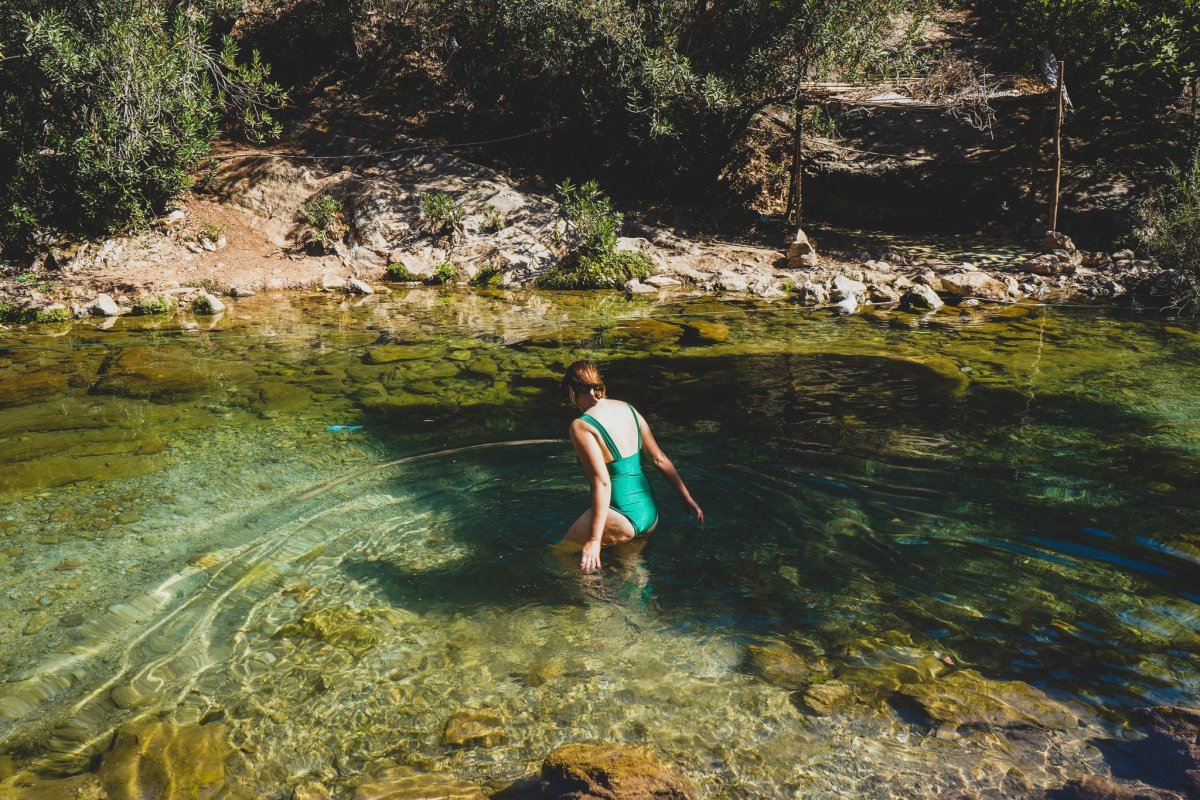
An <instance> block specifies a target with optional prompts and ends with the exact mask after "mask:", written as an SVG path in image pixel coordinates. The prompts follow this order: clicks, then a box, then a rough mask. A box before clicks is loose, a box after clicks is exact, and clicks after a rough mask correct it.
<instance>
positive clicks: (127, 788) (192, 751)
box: [99, 722, 230, 800]
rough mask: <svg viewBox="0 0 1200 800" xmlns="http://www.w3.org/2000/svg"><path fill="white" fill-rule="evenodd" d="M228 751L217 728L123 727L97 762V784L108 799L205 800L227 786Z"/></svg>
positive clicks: (156, 724) (222, 729) (223, 734)
mask: <svg viewBox="0 0 1200 800" xmlns="http://www.w3.org/2000/svg"><path fill="white" fill-rule="evenodd" d="M229 752H230V747H229V744H228V742H227V740H226V728H225V726H224V725H222V724H220V723H211V724H209V725H186V726H178V725H172V724H170V723H166V722H154V723H149V724H146V725H137V726H133V727H129V728H124V729H122V730H120V731H118V733H117V737H116V740H115V741H114V743H113V746H112V748H111V749H110V750H109V751H108V752H107V753H105V754H104V756H103V759H102V760H101V762H100V770H99V777H100V783H101V785H102V786H103V787H104V790H105V792H107V793H108V797H109V798H110V800H150V798H176V797H178V798H184V797H186V798H194V799H195V800H206V798H211V797H214V796H215V795H216V794H217V792H219V791H220V789H221V787H222V785H223V784H224V783H225V757H226V756H227V755H228V754H229Z"/></svg>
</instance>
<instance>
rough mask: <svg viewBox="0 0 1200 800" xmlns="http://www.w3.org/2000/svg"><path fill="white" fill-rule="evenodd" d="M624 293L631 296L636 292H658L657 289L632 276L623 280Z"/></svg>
mask: <svg viewBox="0 0 1200 800" xmlns="http://www.w3.org/2000/svg"><path fill="white" fill-rule="evenodd" d="M625 293H626V294H628V295H631V296H632V295H637V294H658V289H656V288H655V287H653V286H651V285H650V284H648V283H642V282H641V281H639V280H638V279H636V278H633V279H630V280H628V281H626V282H625Z"/></svg>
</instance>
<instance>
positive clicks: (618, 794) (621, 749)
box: [541, 744, 694, 800]
mask: <svg viewBox="0 0 1200 800" xmlns="http://www.w3.org/2000/svg"><path fill="white" fill-rule="evenodd" d="M541 791H542V794H543V796H545V797H547V798H557V799H561V800H691V798H692V797H693V796H694V793H693V789H692V786H691V784H690V783H689V782H688V781H687V779H685V778H684V777H683V776H681V775H680V774H678V773H677V772H676V771H675V770H673V769H672V768H671V767H669V766H667V765H666V764H664V763H663V762H662V761H660V760H659V759H657V758H655V757H654V756H653V755H651V754H650V753H649V752H648V751H646V750H644V749H642V748H640V747H633V746H631V745H623V744H599V745H593V744H567V745H563V746H562V747H559V748H558V749H556V750H554V751H553V752H551V753H550V755H548V756H546V760H545V761H543V762H542V774H541Z"/></svg>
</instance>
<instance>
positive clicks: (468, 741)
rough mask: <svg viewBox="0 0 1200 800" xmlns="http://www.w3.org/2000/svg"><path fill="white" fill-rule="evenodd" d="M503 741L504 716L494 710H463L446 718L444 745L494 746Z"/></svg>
mask: <svg viewBox="0 0 1200 800" xmlns="http://www.w3.org/2000/svg"><path fill="white" fill-rule="evenodd" d="M502 741H504V718H503V717H502V716H500V714H499V713H497V712H495V711H474V710H463V711H458V712H455V713H454V715H453V716H451V717H450V719H448V720H446V727H445V728H443V729H442V744H443V745H444V746H446V747H495V746H496V745H498V744H500V742H502Z"/></svg>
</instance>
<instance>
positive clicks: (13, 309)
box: [0, 303, 37, 325]
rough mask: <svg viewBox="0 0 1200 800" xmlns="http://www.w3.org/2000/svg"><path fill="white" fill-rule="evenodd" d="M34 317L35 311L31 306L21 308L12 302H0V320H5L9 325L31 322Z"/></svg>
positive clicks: (35, 315)
mask: <svg viewBox="0 0 1200 800" xmlns="http://www.w3.org/2000/svg"><path fill="white" fill-rule="evenodd" d="M36 318H37V312H35V311H34V310H33V309H31V308H22V307H21V306H17V305H13V304H12V303H0V322H7V323H8V324H10V325H24V324H26V323H29V322H33V321H34V320H35V319H36Z"/></svg>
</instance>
